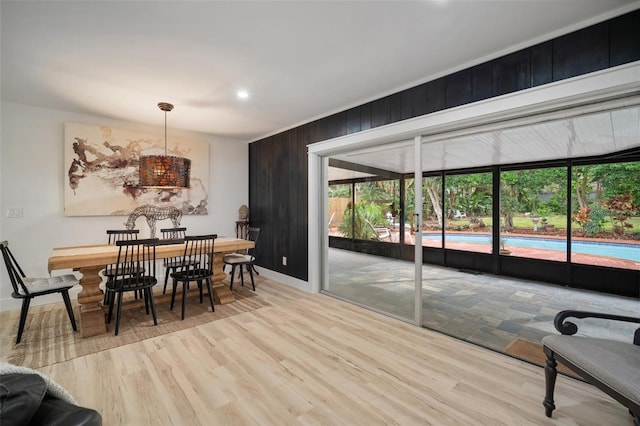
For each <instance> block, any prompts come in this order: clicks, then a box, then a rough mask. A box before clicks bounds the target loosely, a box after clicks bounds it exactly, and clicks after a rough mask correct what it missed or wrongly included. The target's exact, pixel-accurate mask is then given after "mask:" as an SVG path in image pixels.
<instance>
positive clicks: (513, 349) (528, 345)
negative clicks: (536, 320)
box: [504, 338, 579, 378]
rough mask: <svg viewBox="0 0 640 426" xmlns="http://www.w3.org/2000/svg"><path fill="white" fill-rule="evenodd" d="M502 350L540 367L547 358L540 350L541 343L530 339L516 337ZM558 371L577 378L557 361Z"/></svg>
mask: <svg viewBox="0 0 640 426" xmlns="http://www.w3.org/2000/svg"><path fill="white" fill-rule="evenodd" d="M504 352H505V353H506V354H509V355H511V356H514V357H516V358H518V359H522V360H524V361H528V362H531V363H533V364H537V365H539V366H541V367H544V365H545V362H546V360H547V356H546V355H545V354H544V351H543V350H542V344H541V343H536V342H532V341H530V340H526V339H521V338H516V339H513V340H512V341H511V343H509V344H508V345H507V347H506V348H504ZM557 368H558V372H560V373H562V374H565V375H567V376H571V377H575V378H579V377H578V376H577V375H576V374H575V373H574V372H573V371H571V370H569V369H568V368H567V367H565V366H564V365H562V364H560V363H558V367H557Z"/></svg>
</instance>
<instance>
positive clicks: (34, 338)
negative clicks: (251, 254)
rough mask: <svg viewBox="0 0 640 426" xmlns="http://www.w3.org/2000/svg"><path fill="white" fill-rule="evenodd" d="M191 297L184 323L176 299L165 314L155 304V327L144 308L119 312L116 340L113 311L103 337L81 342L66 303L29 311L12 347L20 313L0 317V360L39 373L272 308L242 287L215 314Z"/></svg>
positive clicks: (160, 305) (164, 306)
mask: <svg viewBox="0 0 640 426" xmlns="http://www.w3.org/2000/svg"><path fill="white" fill-rule="evenodd" d="M195 293H196V294H195V295H194V296H189V298H188V299H187V306H186V311H185V319H184V320H181V319H180V315H181V305H180V301H179V300H177V301H176V306H174V309H173V311H170V310H169V304H168V303H156V311H157V317H158V325H157V326H154V325H153V319H152V316H151V315H150V314H149V315H146V314H145V310H144V307H139V308H133V309H127V310H123V312H122V316H121V319H120V330H119V332H118V335H117V336H115V335H114V325H115V312H114V318H113V319H112V321H111V323H110V324H107V333H106V334H102V335H99V336H93V337H87V338H82V337H81V336H80V333H79V332H77V333H74V332H73V330H72V329H71V324H70V322H69V318H68V316H67V313H66V311H65V308H64V304H63V303H56V304H51V305H45V306H34V307H31V308H30V309H29V315H28V317H27V324H26V326H25V331H24V334H23V335H22V341H21V342H20V343H19V344H17V345H16V344H15V338H16V333H17V330H18V318H19V311H10V312H1V313H0V324H2V325H0V330H1V331H2V334H1V336H0V351H1V352H0V357H1V358H2V359H4V360H6V361H8V362H10V363H12V364H16V365H21V366H25V367H30V368H40V367H44V366H47V365H51V364H55V363H58V362H62V361H68V360H70V359H73V358H77V357H80V356H84V355H89V354H92V353H96V352H100V351H103V350H107V349H111V348H115V347H118V346H122V345H128V344H130V343H134V342H138V341H141V340H145V339H149V338H152V337H156V336H160V335H163V334H167V333H172V332H174V331H179V330H184V329H186V328H190V327H196V326H198V325H201V324H206V323H209V322H211V321H216V320H219V319H222V318H227V317H230V316H234V315H238V314H241V313H244V312H249V311H253V310H256V309H260V308H262V307H265V306H270V304H269V303H268V302H267V301H266V300H264V298H262V297H259V296H256V294H255V293H253V292H251V291H249V290H247V289H245V288H242V287H240V288H237V289H233V293H234V294H235V298H236V300H235V302H233V303H228V304H224V305H215V312H211V306H210V304H209V301H208V299H207V297H206V295H205V298H204V303H202V304H200V303H199V299H198V296H197V291H196V292H195ZM74 308H75V310H74V312H75V315H76V321H78V314H79V308H78V306H77V305H75V307H74Z"/></svg>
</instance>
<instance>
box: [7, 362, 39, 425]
mask: <svg viewBox="0 0 640 426" xmlns="http://www.w3.org/2000/svg"><path fill="white" fill-rule="evenodd" d="M46 392H47V384H46V383H45V381H44V379H43V378H42V377H40V376H39V375H38V374H4V375H2V376H0V424H1V425H2V426H14V425H15V426H18V425H26V424H29V421H31V418H32V417H33V415H34V413H35V412H36V410H37V409H38V407H39V406H40V402H41V401H42V399H43V398H44V395H45V394H46Z"/></svg>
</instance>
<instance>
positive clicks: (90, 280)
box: [48, 237, 255, 337]
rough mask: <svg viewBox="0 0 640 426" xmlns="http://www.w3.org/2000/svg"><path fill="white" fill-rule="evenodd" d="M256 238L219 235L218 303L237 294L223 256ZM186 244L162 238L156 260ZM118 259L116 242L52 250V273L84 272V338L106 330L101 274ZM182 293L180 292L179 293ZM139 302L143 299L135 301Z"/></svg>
mask: <svg viewBox="0 0 640 426" xmlns="http://www.w3.org/2000/svg"><path fill="white" fill-rule="evenodd" d="M254 245H255V243H254V242H253V241H249V240H245V239H241V238H229V237H218V238H216V240H215V243H214V246H213V247H214V256H213V257H214V261H213V276H212V284H213V293H214V297H215V301H216V303H218V304H226V303H232V302H233V301H234V300H235V296H234V294H233V292H232V291H231V289H230V288H229V286H228V285H226V284H225V283H224V282H223V281H224V279H225V278H226V277H227V273H226V272H225V271H224V270H223V267H224V262H223V257H224V255H225V254H227V253H235V252H238V251H242V250H246V249H249V248H253V247H254ZM184 249H185V245H184V242H183V241H176V240H171V241H165V242H163V240H159V244H158V245H157V246H156V259H164V258H168V257H176V256H182V255H183V254H184ZM117 260H118V246H116V245H114V244H99V245H88V246H74V247H57V248H54V249H52V250H51V256H50V257H49V263H48V266H49V273H51V272H52V271H57V270H63V269H72V270H74V271H78V272H80V273H81V274H82V278H80V286H81V287H82V290H81V291H80V293H78V304H79V305H80V315H79V317H80V333H81V336H82V337H90V336H96V335H99V334H104V333H106V332H107V325H106V318H105V306H104V305H103V301H104V293H103V291H102V289H101V288H100V284H101V283H102V281H103V276H102V275H101V274H100V271H102V270H103V269H104V267H105V265H109V264H113V263H116V262H117ZM167 296H169V297H170V294H166V295H161V294H160V295H155V294H154V298H156V302H161V301H162V300H165V299H167ZM178 296H179V295H178ZM132 302H133V303H137V304H139V303H140V301H132Z"/></svg>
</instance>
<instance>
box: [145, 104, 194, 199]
mask: <svg viewBox="0 0 640 426" xmlns="http://www.w3.org/2000/svg"><path fill="white" fill-rule="evenodd" d="M158 108H160V109H161V110H162V111H164V155H145V156H141V157H140V183H139V185H140V187H142V188H158V189H185V188H189V175H190V171H191V160H189V159H188V158H183V157H174V156H171V155H167V112H169V111H171V110H172V109H173V105H171V104H170V103H167V102H160V103H158Z"/></svg>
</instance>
